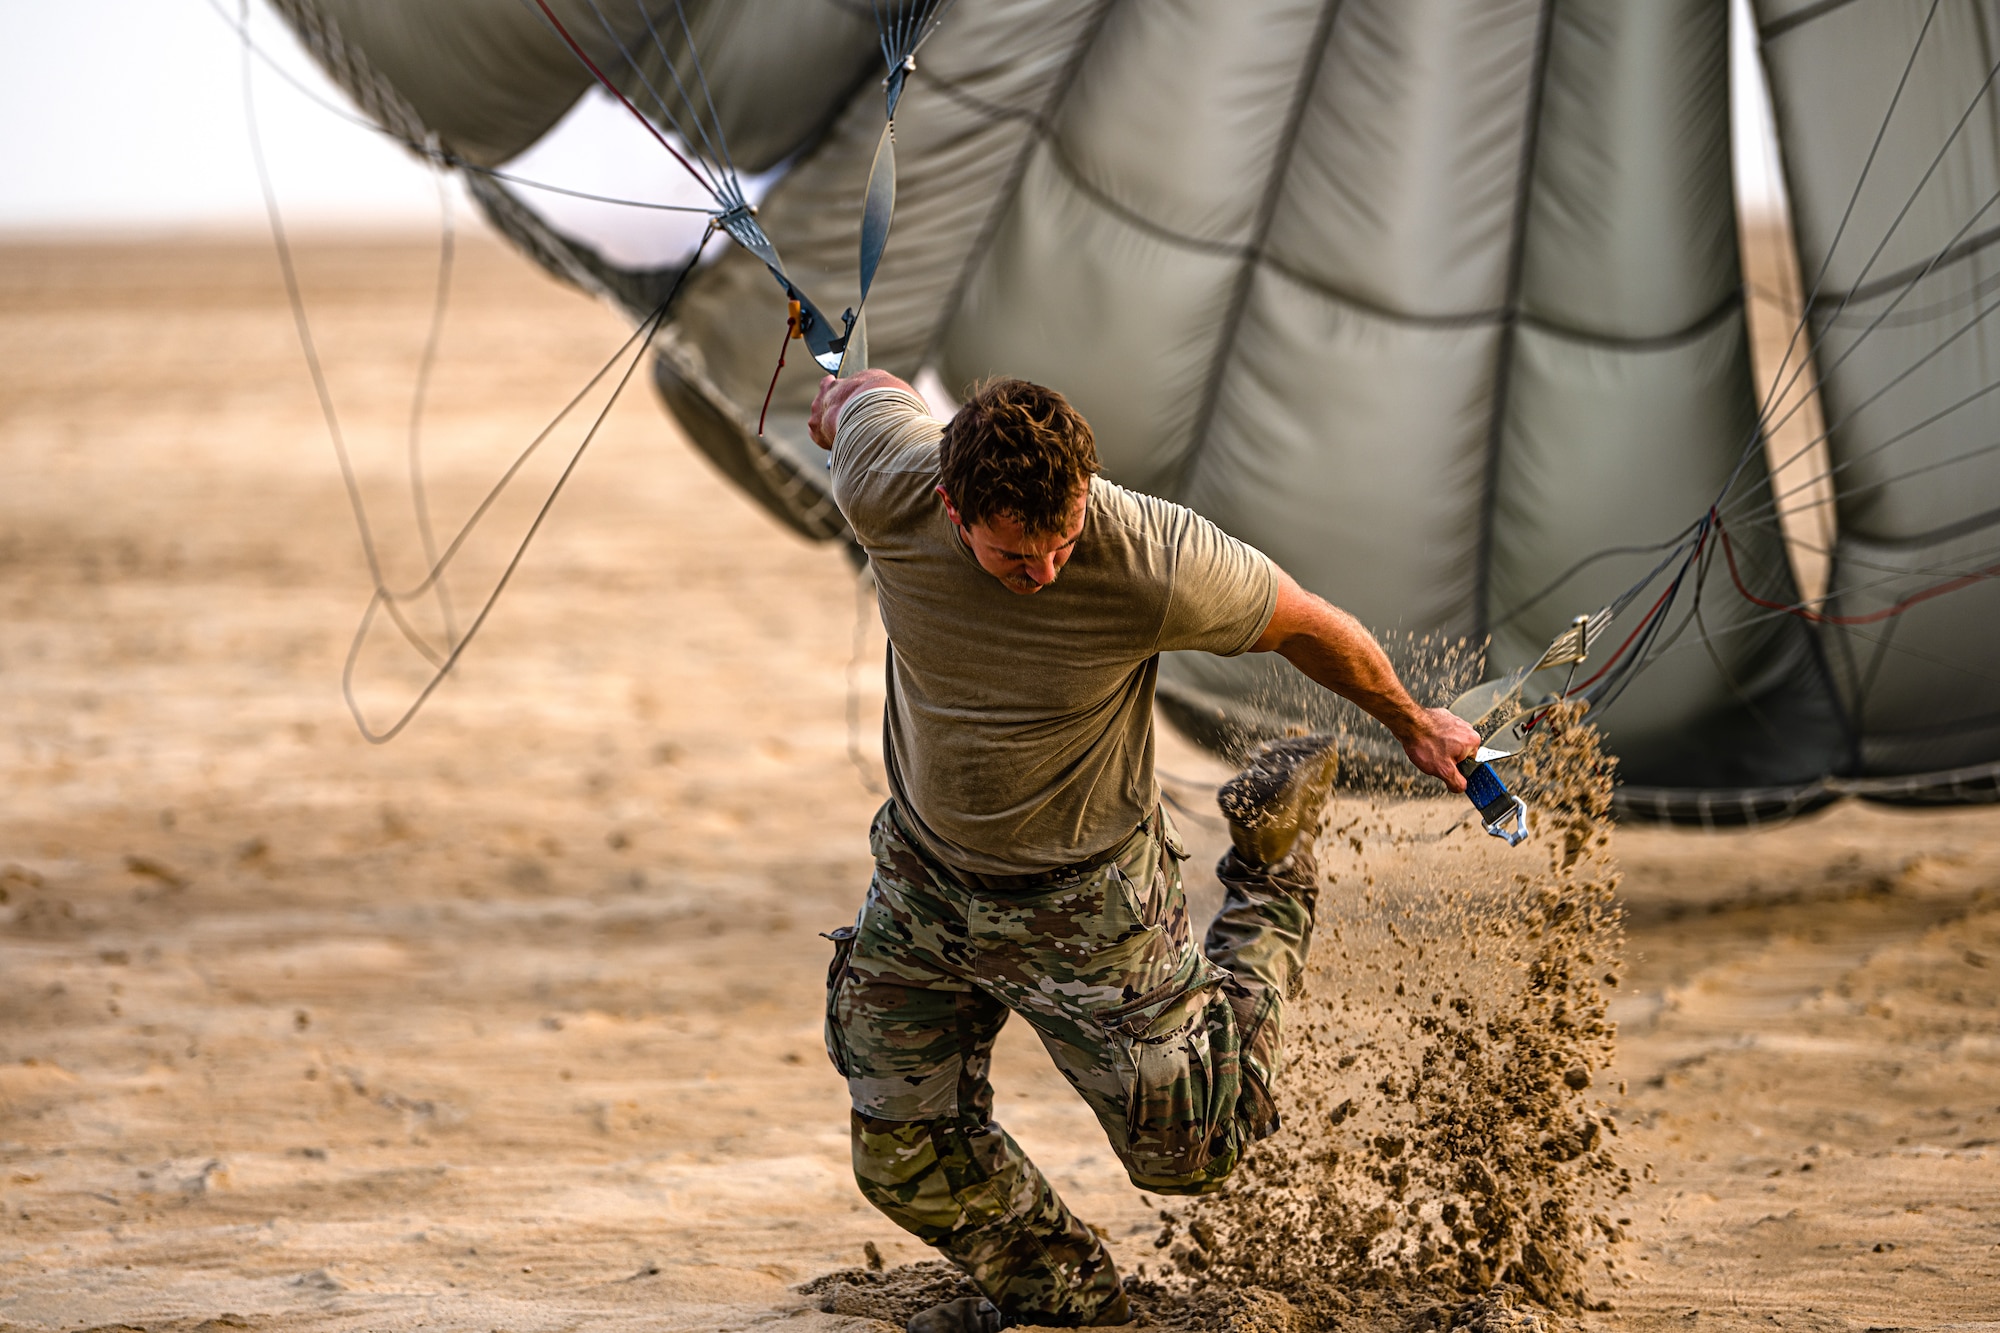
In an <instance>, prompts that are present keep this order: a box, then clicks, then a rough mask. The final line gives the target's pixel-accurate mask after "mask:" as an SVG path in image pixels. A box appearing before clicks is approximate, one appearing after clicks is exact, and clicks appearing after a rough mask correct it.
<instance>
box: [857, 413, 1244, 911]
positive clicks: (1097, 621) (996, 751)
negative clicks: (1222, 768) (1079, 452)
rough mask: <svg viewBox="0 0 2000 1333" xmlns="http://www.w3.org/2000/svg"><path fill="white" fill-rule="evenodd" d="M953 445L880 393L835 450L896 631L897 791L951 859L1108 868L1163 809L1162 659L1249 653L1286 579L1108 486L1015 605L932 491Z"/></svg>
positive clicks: (922, 830) (888, 741)
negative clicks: (1103, 860) (1156, 707)
mask: <svg viewBox="0 0 2000 1333" xmlns="http://www.w3.org/2000/svg"><path fill="white" fill-rule="evenodd" d="M942 434H943V427H942V423H940V422H938V421H937V420H936V419H934V418H933V417H931V416H930V415H929V414H928V412H927V411H926V410H925V408H924V405H923V402H922V400H920V399H918V398H916V397H914V396H912V395H910V394H907V393H904V392H902V391H900V390H894V389H872V390H869V391H867V392H865V393H862V394H860V395H859V396H857V397H855V398H852V399H850V400H849V401H848V402H847V403H846V405H845V406H844V408H843V409H842V411H841V414H840V425H839V430H838V432H837V434H836V435H835V438H834V445H833V460H832V468H833V496H834V500H835V502H836V503H838V504H839V506H840V511H841V513H842V514H843V515H845V516H846V519H847V522H848V526H849V527H851V528H852V529H853V530H854V535H855V538H856V539H857V540H858V541H859V542H860V543H861V545H862V548H863V549H864V550H866V551H867V552H868V558H869V560H870V562H871V563H872V565H873V567H874V572H875V588H876V597H877V599H878V601H879V602H880V604H881V608H882V622H883V624H884V626H885V627H886V628H887V629H888V632H889V663H888V685H887V688H888V700H887V707H886V709H885V715H884V720H883V732H884V744H883V747H882V748H883V754H884V758H885V761H886V763H887V765H888V770H889V785H890V788H891V790H892V792H893V794H894V796H895V798H896V802H897V804H898V805H899V806H900V807H901V809H902V811H903V813H905V814H907V815H909V816H910V817H911V823H912V824H913V825H914V827H912V828H911V829H910V832H911V833H912V834H914V835H915V836H916V837H917V839H918V841H920V842H922V843H923V844H924V845H925V847H926V849H927V850H928V851H929V852H930V853H931V854H932V855H933V856H936V857H937V858H938V859H939V860H941V861H943V862H944V863H945V864H947V865H951V866H955V867H957V868H958V869H960V870H966V871H971V872H973V873H975V874H985V875H1020V874H1032V873H1035V872H1037V871H1042V870H1048V869H1052V868H1054V867H1056V866H1061V865H1068V864H1070V863H1072V862H1075V861H1081V860H1084V859H1085V858H1087V857H1090V856H1094V855H1096V854H1097V853H1098V852H1100V851H1103V850H1104V849H1106V848H1108V847H1111V846H1113V845H1114V844H1116V843H1118V842H1120V841H1121V840H1123V839H1124V838H1125V837H1127V836H1128V835H1129V834H1130V833H1131V832H1132V830H1133V829H1135V828H1136V827H1138V825H1139V823H1140V821H1141V820H1143V819H1144V818H1146V817H1147V816H1148V815H1150V814H1151V813H1152V811H1153V808H1154V806H1155V805H1156V803H1157V802H1158V801H1159V787H1158V785H1157V783H1156V782H1155V780H1154V777H1153V686H1154V682H1155V680H1156V679H1157V677H1158V675H1159V654H1160V653H1162V652H1166V651H1168V650H1170V649H1201V650H1204V651H1207V652H1211V653H1220V654H1222V655H1224V656H1232V655H1234V654H1237V653H1241V652H1244V651H1245V650H1247V649H1248V648H1250V646H1251V645H1252V644H1254V643H1255V642H1256V641H1257V638H1258V636H1259V635H1261V634H1262V633H1263V632H1264V627H1265V626H1266V625H1267V624H1269V623H1270V620H1271V613H1272V611H1273V609H1274V608H1275V607H1276V606H1277V598H1278V581H1277V574H1276V571H1275V569H1274V567H1273V566H1272V564H1271V562H1270V560H1268V559H1267V558H1266V557H1265V556H1264V555H1263V553H1262V552H1260V551H1258V550H1256V549H1255V548H1254V547H1251V546H1248V545H1246V544H1244V543H1243V542H1240V541H1237V540H1236V539H1235V538H1234V537H1231V536H1229V535H1228V534H1227V533H1225V532H1223V531H1222V530H1221V529H1220V528H1218V527H1216V526H1215V525H1214V524H1213V523H1210V522H1209V521H1208V520H1207V519H1205V518H1202V517H1201V516H1200V515H1199V514H1196V513H1195V512H1194V511H1193V510H1190V509H1186V508H1184V507H1182V506H1180V505H1177V504H1171V503H1169V502H1167V501H1165V500H1159V499H1155V498H1154V497H1152V496H1149V495H1140V494H1137V493H1135V492H1133V491H1128V490H1125V489H1124V488H1122V487H1120V486H1116V485H1113V484H1112V483H1111V482H1108V481H1106V480H1105V479H1104V478H1102V477H1096V478H1093V479H1092V481H1091V483H1090V501H1089V506H1088V509H1087V515H1086V517H1085V519H1084V526H1083V534H1082V536H1081V537H1080V538H1079V539H1078V541H1077V543H1076V546H1075V548H1074V553H1073V554H1072V555H1071V557H1070V561H1069V563H1068V564H1067V565H1065V566H1064V567H1063V569H1062V571H1061V573H1060V574H1059V575H1058V577H1057V578H1056V581H1055V582H1054V583H1053V584H1051V585H1049V586H1048V587H1046V588H1044V589H1042V590H1041V591H1040V592H1037V593H1032V594H1028V595H1026V596H1023V595H1021V594H1017V593H1013V592H1009V591H1008V590H1007V588H1006V586H1005V585H1003V584H1002V583H1001V582H1000V581H999V580H998V579H996V578H994V577H993V576H992V575H991V574H988V573H987V572H986V571H985V570H984V569H981V568H980V566H979V562H978V561H977V560H976V559H975V558H974V557H973V554H972V551H971V550H970V549H969V548H968V547H967V546H966V545H965V542H964V540H963V539H962V538H961V537H960V536H959V533H958V529H957V528H955V527H954V526H953V525H952V523H951V520H950V519H949V518H947V517H946V516H945V512H944V504H943V502H942V501H941V500H940V499H939V498H938V496H937V495H936V494H935V491H934V488H935V487H936V486H937V484H938V441H939V438H940V437H941V435H942Z"/></svg>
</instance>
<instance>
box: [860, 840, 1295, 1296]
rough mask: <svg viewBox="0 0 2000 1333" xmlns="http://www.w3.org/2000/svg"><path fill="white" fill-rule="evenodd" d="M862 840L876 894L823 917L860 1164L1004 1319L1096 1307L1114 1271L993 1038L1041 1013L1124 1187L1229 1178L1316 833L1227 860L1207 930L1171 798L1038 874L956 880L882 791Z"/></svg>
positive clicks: (1268, 1057) (890, 1207)
mask: <svg viewBox="0 0 2000 1333" xmlns="http://www.w3.org/2000/svg"><path fill="white" fill-rule="evenodd" d="M870 843H871V845H872V847H873V849H874V852H875V875H874V879H873V881H872V882H871V884H870V885H869V889H868V898H867V901H866V903H865V904H864V905H863V906H862V909H861V913H860V916H859V918H858V920H857V921H856V923H855V924H854V925H853V926H848V927H843V928H842V929H840V930H838V931H835V932H834V933H833V939H834V941H835V953H834V959H833V965H832V967H831V968H830V969H829V971H828V974H827V1022H826V1043H827V1052H828V1054H829V1055H830V1056H831V1057H832V1059H833V1063H834V1066H835V1067H836V1068H837V1069H838V1070H839V1071H840V1072H841V1073H842V1074H843V1075H844V1076H846V1078H847V1084H848V1089H849V1092H850V1094H851V1096H852V1098H853V1104H854V1113H853V1129H854V1174H855V1179H856V1180H857V1181H858V1182H859V1184H860V1186H861V1190H862V1193H863V1194H865V1195H866V1196H867V1197H868V1199H869V1201H870V1202H871V1203H873V1204H874V1205H875V1206H876V1207H877V1208H879V1209H881V1210H882V1211H883V1212H885V1213H887V1214H888V1215H889V1216H890V1217H891V1218H893V1219H894V1220H895V1221H896V1222H897V1224H898V1225H900V1226H902V1227H903V1228H904V1229H905V1230H907V1231H909V1232H911V1233H912V1234H913V1235H915V1236H917V1237H918V1238H919V1239H921V1240H923V1241H924V1242H925V1243H927V1244H930V1245H934V1246H936V1247H937V1248H938V1249H939V1250H940V1251H942V1252H943V1253H944V1255H945V1256H946V1257H947V1258H949V1259H950V1260H951V1261H952V1262H953V1263H955V1264H957V1265H958V1267H960V1268H961V1269H963V1270H964V1271H965V1272H966V1273H967V1274H968V1275H970V1276H971V1278H972V1279H973V1280H974V1281H975V1282H977V1283H978V1284H979V1286H980V1288H981V1289H982V1290H983V1291H985V1292H986V1294H987V1295H988V1296H989V1297H990V1298H991V1299H992V1300H993V1302H994V1303H995V1304H996V1305H998V1306H999V1307H1000V1309H1001V1311H1002V1312H1003V1313H1004V1314H1006V1315H1007V1316H1008V1317H1009V1319H1010V1321H1021V1320H1028V1319H1039V1320H1040V1321H1041V1322H1045V1323H1081V1322H1087V1321H1089V1320H1090V1319H1091V1318H1092V1317H1093V1316H1094V1315H1096V1314H1097V1313H1099V1312H1100V1311H1101V1310H1103V1309H1104V1308H1105V1307H1106V1306H1107V1305H1108V1304H1109V1303H1110V1302H1112V1301H1114V1300H1115V1299H1116V1297H1117V1295H1118V1293H1119V1283H1118V1274H1117V1271H1116V1269H1115V1268H1114V1267H1113V1265H1112V1262H1111V1256H1110V1255H1109V1254H1108V1253H1107V1252H1106V1251H1105V1248H1104V1245H1103V1243H1102V1242H1101V1241H1100V1240H1099V1239H1098V1238H1097V1236H1096V1234H1095V1233H1094V1232H1092V1231H1091V1229H1090V1228H1089V1227H1088V1226H1086V1225H1085V1224H1084V1223H1083V1222H1081V1221H1080V1220H1078V1219H1077V1218H1076V1216H1075V1215H1074V1214H1072V1213H1071V1212H1070V1211H1069V1209H1068V1208H1067V1207H1066V1206H1065V1205H1064V1204H1063V1202H1062V1200H1061V1199H1060V1198H1058V1197H1057V1196H1056V1192H1055V1190H1054V1188H1053V1187H1052V1186H1051V1185H1050V1184H1049V1182H1048V1181H1047V1179H1045V1178H1044V1177H1043V1176H1042V1174H1041V1172H1040V1171H1038V1170H1037V1169H1036V1168H1035V1165H1034V1163H1033V1162H1031V1161H1029V1160H1028V1158H1027V1156H1026V1155H1025V1154H1024V1153H1022V1151H1021V1149H1020V1148H1019V1147H1018V1146H1017V1145H1016V1144H1015V1143H1014V1141H1013V1139H1012V1138H1010V1137H1008V1135H1007V1132H1006V1131H1005V1130H1003V1129H1002V1128H1000V1126H999V1125H997V1124H995V1123H994V1121H993V1088H992V1085H991V1084H990V1083H989V1082H988V1080H987V1075H988V1071H989V1069H990V1067H991V1060H992V1051H993V1042H994V1039H995V1037H997V1036H998V1035H999V1031H1000V1027H1001V1025H1002V1024H1003V1023H1005V1022H1006V1020H1007V1015H1008V1012H1009V1011H1010V1010H1011V1011H1012V1012H1014V1013H1018V1014H1020V1015H1021V1016H1022V1017H1023V1018H1025V1019H1027V1021H1028V1022H1029V1023H1031V1024H1033V1025H1034V1028H1035V1031H1036V1034H1037V1035H1038V1036H1040V1037H1041V1039H1042V1044H1043V1046H1045V1047H1046V1048H1047V1049H1048V1052H1049V1054H1050V1055H1051V1056H1052V1057H1053V1058H1054V1059H1055V1062H1056V1066H1057V1067H1058V1068H1059V1069H1061V1070H1062V1072H1063V1074H1064V1075H1065V1076H1066V1077H1067V1078H1068V1079H1069V1081H1070V1083H1071V1084H1072V1085H1073V1086H1074V1087H1075V1088H1076V1089H1077V1091H1078V1092H1080V1093H1081V1094H1082V1095H1083V1097H1084V1100H1085V1101H1087V1102H1088V1103H1089V1104H1090V1107H1091V1109H1092V1110H1093V1111H1095V1112H1096V1114H1097V1118H1098V1120H1099V1122H1100V1123H1101V1124H1102V1125H1103V1126H1104V1130H1105V1133H1106V1135H1107V1136H1108V1137H1109V1139H1110V1141H1111V1147H1112V1148H1113V1150H1115V1151H1116V1152H1117V1154H1118V1157H1119V1160H1120V1161H1122V1162H1123V1163H1124V1165H1125V1168H1126V1170H1127V1172H1128V1173H1129V1174H1130V1176H1131V1178H1132V1181H1133V1183H1134V1184H1136V1185H1139V1186H1140V1187H1142V1188H1144V1189H1148V1190H1152V1191H1155V1192H1157V1193H1163V1194H1199V1193H1203V1192H1205V1191H1208V1190H1212V1189H1215V1188H1217V1187H1218V1186H1219V1185H1220V1184H1221V1182H1222V1181H1223V1179H1224V1178H1225V1177H1226V1176H1228V1174H1229V1172H1230V1171H1231V1170H1232V1169H1233V1168H1234V1167H1235V1165H1236V1163H1237V1161H1238V1160H1239V1158H1240V1157H1241V1155H1242V1152H1243V1149H1244V1146H1245V1144H1246V1143H1247V1142H1249V1141H1252V1140H1254V1139H1257V1138H1261V1137H1263V1136H1264V1135H1266V1134H1268V1133H1270V1132H1271V1131H1272V1130H1274V1129H1276V1128H1277V1112H1276V1108H1275V1107H1274V1106H1273V1105H1272V1102H1271V1098H1270V1093H1269V1088H1270V1086H1271V1081H1272V1078H1273V1076H1274V1075H1275V1073H1276V1072H1277V1065H1278V1051H1279V1040H1280V1035H1281V1021H1280V1017H1281V1010H1282V1006H1283V1001H1284V1000H1285V998H1286V997H1287V996H1288V995H1289V994H1292V993H1294V988H1295V987H1296V986H1297V984H1298V981H1299V978H1300V976H1301V974H1302V973H1303V970H1304V966H1305V958H1306V950H1307V947H1308V945H1309V943H1310V938H1311V932H1312V895H1313V891H1314V885H1315V884H1316V882H1317V872H1316V870H1315V869H1314V867H1313V865H1312V862H1311V857H1310V853H1302V854H1299V855H1295V856H1294V857H1293V858H1291V860H1289V861H1287V862H1286V863H1284V864H1283V865H1281V866H1280V867H1277V868H1273V869H1265V868H1260V867H1254V866H1252V865H1250V864H1249V863H1246V862H1244V861H1242V860H1240V859H1239V858H1238V857H1237V856H1236V854H1235V853H1234V852H1233V851H1232V852H1231V853H1230V854H1229V855H1228V856H1225V857H1224V858H1223V860H1222V862H1221V864H1220V865H1219V866H1218V867H1217V873H1218V875H1219V876H1220V877H1221V879H1222V882H1223V886H1224V888H1225V890H1226V894H1227V896H1226V897H1225V899H1224V902H1223V907H1222V911H1221V912H1220V913H1219V914H1218V915H1217V917H1216V919H1215V923H1214V925H1213V926H1212V927H1211V928H1210V930H1209V932H1208V937H1207V939H1206V941H1205V942H1204V945H1203V947H1202V948H1201V949H1196V948H1194V947H1193V944H1192V942H1191V940H1190V938H1189V931H1188V920H1187V904H1186V900H1185V898H1184V897H1183V895H1182V891H1181V876H1180V862H1181V860H1183V859H1184V858H1185V857H1186V855H1187V853H1186V852H1185V850H1184V849H1183V848H1182V846H1181V842H1180V838H1179V836H1178V835H1177V834H1176V833H1175V832H1174V829H1173V826H1172V824H1171V823H1170V822H1168V820H1167V818H1166V814H1165V812H1164V811H1162V812H1160V813H1158V814H1156V815H1155V816H1154V817H1153V819H1151V820H1149V821H1148V823H1147V824H1146V826H1144V827H1142V828H1141V829H1140V830H1139V831H1137V832H1136V833H1134V834H1133V835H1132V837H1131V838H1130V839H1128V840H1127V841H1126V843H1125V844H1124V845H1123V846H1121V847H1120V848H1118V850H1117V852H1116V854H1115V855H1114V857H1113V858H1112V859H1111V860H1109V861H1107V862H1106V863H1105V864H1103V865H1101V866H1099V867H1097V868H1096V869H1094V870H1090V871H1087V872H1084V873H1081V874H1079V875H1076V876H1072V877H1069V878H1066V879H1063V880H1059V881H1057V882H1055V883H1052V884H1049V885H1046V886H1044V887H1040V888H1035V889H1031V890H1026V891H1012V892H1006V893H999V892H987V891H983V890H981V889H980V888H978V887H974V886H973V885H976V884H977V883H978V881H977V880H976V878H974V877H967V878H968V879H969V880H971V881H972V882H971V884H968V883H966V882H961V879H960V878H959V877H956V876H954V875H953V874H951V873H950V872H949V871H947V870H946V869H945V868H944V867H942V866H940V865H939V864H937V863H936V862H935V861H933V860H932V859H930V858H929V857H928V856H927V855H925V854H924V853H923V852H922V851H921V850H920V849H919V848H918V846H917V845H916V844H915V843H914V841H913V840H911V839H910V838H909V837H907V836H906V835H905V833H904V832H903V830H902V828H901V827H900V826H899V824H898V822H897V818H896V813H895V809H894V803H893V802H891V803H889V804H887V805H884V806H883V807H882V810H881V811H880V812H879V813H878V814H877V815H876V817H875V824H874V827H873V828H872V829H871V831H870Z"/></svg>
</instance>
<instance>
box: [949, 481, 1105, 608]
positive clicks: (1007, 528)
mask: <svg viewBox="0 0 2000 1333" xmlns="http://www.w3.org/2000/svg"><path fill="white" fill-rule="evenodd" d="M938 496H939V498H940V499H942V500H943V501H944V511H945V513H946V515H947V516H949V517H950V519H951V521H952V523H953V525H954V526H956V527H957V528H958V532H959V536H960V537H962V538H964V540H965V545H966V548H967V549H968V550H970V551H971V552H972V558H973V559H975V560H977V561H978V562H979V567H980V568H981V569H983V570H985V571H986V572H987V573H988V574H991V575H992V576H993V577H994V578H996V579H999V580H1000V582H1001V583H1003V584H1005V585H1006V588H1007V591H1009V592H1013V593H1019V594H1021V595H1022V596H1024V597H1025V596H1028V595H1030V594H1033V593H1038V592H1040V591H1041V590H1042V589H1044V588H1046V587H1048V586H1049V585H1050V584H1051V583H1054V582H1055V581H1056V575H1058V574H1060V573H1061V572H1062V567H1063V566H1064V565H1066V564H1068V563H1069V558H1070V556H1071V555H1073V554H1075V552H1076V541H1077V538H1079V537H1081V536H1082V535H1083V521H1084V516H1085V515H1086V513H1087V512H1088V511H1089V508H1090V490H1089V488H1088V487H1086V488H1085V489H1084V490H1082V491H1079V492H1078V493H1077V497H1076V502H1075V503H1074V504H1073V505H1072V506H1071V507H1070V513H1069V518H1068V520H1067V521H1066V522H1065V523H1064V524H1063V530H1062V531H1061V532H1059V533H1030V532H1028V531H1027V530H1026V529H1024V528H1023V527H1022V526H1021V525H1020V523H1019V522H1018V521H1017V520H1015V519H1014V518H1012V517H1011V516H1008V515H1005V514H995V515H992V516H989V517H987V518H983V519H981V520H979V522H977V523H966V522H964V521H963V520H961V519H960V518H959V514H958V510H957V508H956V507H954V506H953V504H952V502H951V497H950V496H948V495H946V494H945V493H944V488H943V487H942V486H940V487H939V488H938Z"/></svg>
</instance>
